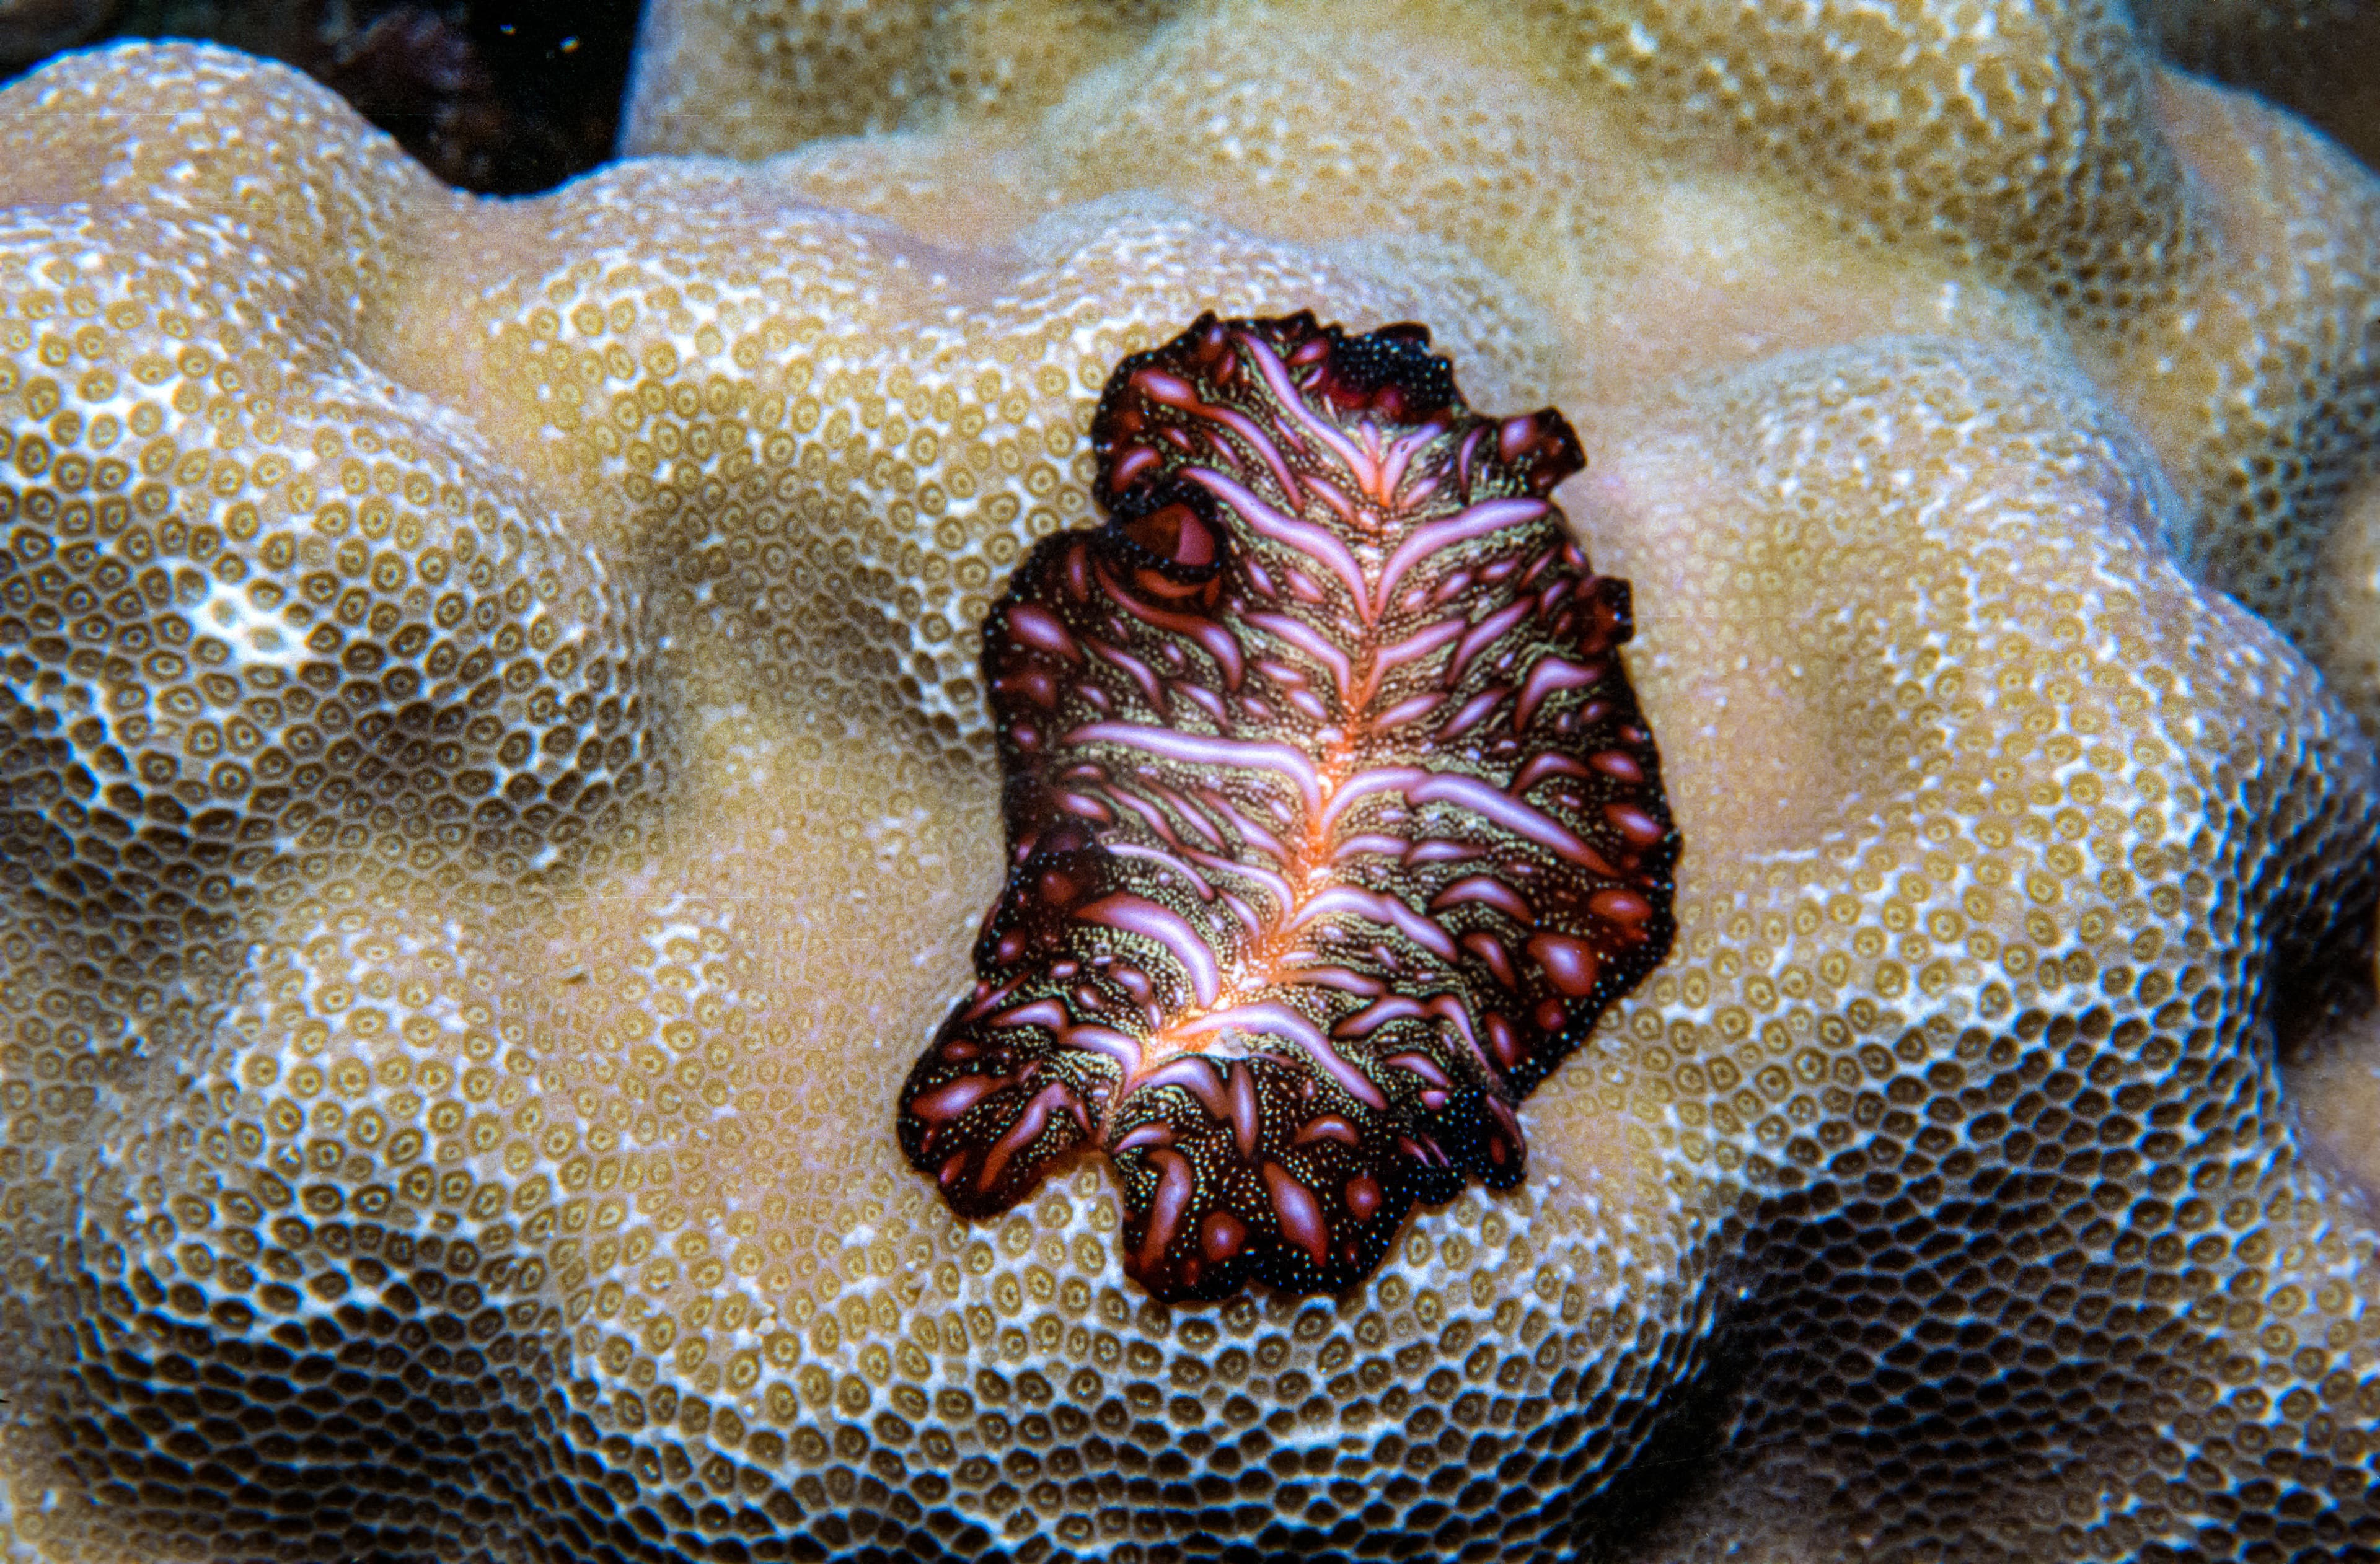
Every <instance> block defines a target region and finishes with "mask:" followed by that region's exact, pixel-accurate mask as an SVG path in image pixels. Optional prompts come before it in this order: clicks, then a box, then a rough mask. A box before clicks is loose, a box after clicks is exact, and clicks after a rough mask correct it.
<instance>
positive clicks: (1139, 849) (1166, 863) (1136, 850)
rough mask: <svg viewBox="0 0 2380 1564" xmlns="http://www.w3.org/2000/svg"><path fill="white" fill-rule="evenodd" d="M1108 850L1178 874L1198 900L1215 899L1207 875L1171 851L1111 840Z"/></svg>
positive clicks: (1213, 890) (1209, 900) (1122, 856)
mask: <svg viewBox="0 0 2380 1564" xmlns="http://www.w3.org/2000/svg"><path fill="white" fill-rule="evenodd" d="M1127 796H1129V795H1127ZM1135 802H1137V800H1135ZM1108 851H1109V852H1111V853H1113V854H1114V855H1116V856H1117V857H1119V858H1138V859H1140V860H1141V861H1143V862H1144V863H1150V864H1154V865H1156V866H1157V867H1159V868H1161V869H1165V870H1168V871H1169V872H1171V873H1173V874H1178V875H1180V876H1181V877H1182V879H1183V881H1184V883H1185V884H1187V885H1188V886H1189V887H1190V889H1191V890H1192V891H1196V892H1197V894H1198V900H1200V901H1202V902H1211V901H1213V900H1214V899H1215V888H1214V886H1212V885H1210V884H1208V880H1207V877H1206V876H1205V875H1203V874H1200V873H1199V872H1198V871H1197V870H1196V869H1194V868H1192V867H1190V866H1189V865H1187V864H1185V863H1184V862H1183V861H1182V860H1181V859H1179V858H1176V857H1175V856H1174V855H1172V854H1171V853H1165V852H1160V850H1158V849H1157V848H1154V847H1143V846H1140V845H1138V844H1137V843H1130V842H1111V843H1108Z"/></svg>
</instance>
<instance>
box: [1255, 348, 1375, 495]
mask: <svg viewBox="0 0 2380 1564" xmlns="http://www.w3.org/2000/svg"><path fill="white" fill-rule="evenodd" d="M1240 341H1241V343H1242V344H1243V345H1244V346H1245V347H1246V348H1247V350H1248V357H1249V358H1253V359H1255V360H1256V363H1257V373H1258V374H1260V375H1262V376H1263V377H1264V382H1265V384H1267V385H1269V386H1270V387H1272V394H1273V396H1274V398H1275V399H1276V400H1278V401H1279V402H1280V403H1281V411H1283V412H1285V413H1287V414H1288V415H1289V416H1290V417H1292V418H1295V419H1296V420H1297V421H1298V423H1299V424H1300V425H1301V426H1302V427H1303V428H1304V429H1305V432H1307V433H1309V434H1311V435H1313V436H1314V438H1315V439H1317V440H1319V441H1320V442H1322V443H1324V444H1325V445H1328V446H1330V449H1331V450H1333V451H1335V452H1337V453H1338V455H1339V459H1340V460H1341V461H1342V462H1344V463H1346V464H1347V470H1348V472H1349V473H1350V474H1353V475H1355V476H1356V478H1357V479H1358V480H1359V483H1360V479H1361V477H1362V474H1363V473H1364V471H1365V470H1366V468H1368V467H1371V466H1372V462H1371V459H1370V458H1369V457H1367V456H1366V455H1364V453H1363V452H1361V451H1358V450H1357V449H1355V447H1354V445H1353V444H1351V443H1349V442H1348V440H1347V437H1346V436H1345V435H1343V434H1342V433H1340V432H1339V431H1338V430H1335V429H1333V428H1331V427H1330V425H1329V424H1327V423H1325V422H1323V421H1322V420H1321V419H1320V418H1316V417H1315V416H1314V410H1313V409H1312V408H1310V407H1308V406H1306V405H1305V393H1304V392H1302V391H1300V390H1298V388H1297V387H1296V385H1295V384H1293V382H1291V381H1290V378H1289V366H1287V365H1286V364H1283V363H1282V362H1281V355H1279V354H1277V353H1275V352H1274V351H1273V350H1272V349H1271V347H1270V346H1268V345H1266V344H1265V343H1264V342H1263V341H1261V340H1259V339H1258V338H1256V337H1253V336H1243V337H1241V338H1240Z"/></svg>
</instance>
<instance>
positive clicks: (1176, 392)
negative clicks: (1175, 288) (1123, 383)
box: [1133, 370, 1297, 503]
mask: <svg viewBox="0 0 2380 1564" xmlns="http://www.w3.org/2000/svg"><path fill="white" fill-rule="evenodd" d="M1133 378H1134V379H1135V381H1136V382H1138V383H1139V385H1140V388H1141V390H1142V391H1143V392H1145V393H1147V396H1148V399H1149V400H1150V401H1152V402H1157V403H1161V404H1162V405H1164V406H1168V407H1179V408H1181V409H1183V410H1184V412H1189V413H1195V414H1196V415H1197V416H1198V417H1200V418H1211V419H1213V420H1214V421H1215V422H1217V423H1219V424H1221V425H1222V426H1223V427H1224V428H1225V429H1228V430H1231V431H1232V432H1233V434H1236V435H1238V436H1239V437H1240V438H1241V439H1243V440H1245V441H1246V442H1247V443H1249V444H1250V445H1252V446H1254V447H1256V452H1257V455H1258V456H1259V457H1261V458H1262V459H1263V461H1264V464H1265V466H1267V467H1270V468H1271V469H1272V476H1273V479H1274V480H1275V481H1276V482H1278V483H1279V484H1280V485H1281V492H1282V493H1283V494H1285V495H1287V496H1288V497H1289V499H1290V501H1291V503H1295V502H1296V499H1297V479H1296V478H1295V477H1293V475H1292V474H1291V472H1290V470H1289V464H1288V463H1287V462H1284V461H1282V460H1281V451H1280V449H1279V448H1278V447H1276V446H1275V445H1274V444H1273V443H1272V437H1271V436H1270V435H1269V434H1267V433H1266V432H1265V430H1264V426H1263V425H1261V424H1259V423H1257V421H1256V420H1255V419H1253V418H1249V417H1248V416H1247V415H1246V414H1245V413H1243V412H1241V411H1239V410H1238V409H1237V408H1235V407H1222V406H1216V405H1215V404H1213V403H1211V402H1202V401H1200V400H1199V399H1198V394H1197V393H1196V392H1195V391H1193V390H1192V389H1191V388H1190V385H1189V383H1188V382H1185V381H1180V380H1176V379H1175V378H1174V377H1173V376H1172V375H1169V374H1166V373H1164V372H1163V371H1162V370H1143V371H1141V373H1139V374H1138V375H1135V377H1133Z"/></svg>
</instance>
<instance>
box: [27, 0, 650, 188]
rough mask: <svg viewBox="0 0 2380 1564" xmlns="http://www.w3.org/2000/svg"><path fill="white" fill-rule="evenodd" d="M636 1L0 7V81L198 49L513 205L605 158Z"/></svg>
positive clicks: (89, 1)
mask: <svg viewBox="0 0 2380 1564" xmlns="http://www.w3.org/2000/svg"><path fill="white" fill-rule="evenodd" d="M637 3H638V0H565V3H557V0H546V3H544V4H528V5H523V4H518V3H515V4H511V5H496V4H489V3H486V0H453V3H451V4H447V5H419V4H400V3H398V0H0V76H15V75H18V74H20V73H21V72H23V71H24V70H26V69H28V68H30V67H31V66H32V65H33V64H35V63H37V62H38V61H40V60H42V59H43V58H45V57H46V56H48V55H52V54H55V53H56V52H57V51H59V50H61V49H67V48H76V47H81V46H85V45H88V44H91V43H99V42H106V41H107V40H109V39H113V38H204V39H209V40H212V42H218V43H225V44H229V45H230V46H231V47H233V48H235V49H244V50H246V51H248V52H249V54H252V55H268V56H270V57H272V58H273V59H276V60H281V61H284V62H285V63H286V64H289V65H293V66H296V67H297V68H298V69H300V70H302V71H304V72H306V73H307V74H308V75H309V76H311V77H313V78H314V79H316V80H318V81H321V82H322V84H323V85H325V86H327V87H329V88H331V89H332V90H333V91H335V92H337V93H339V95H340V96H342V97H344V98H346V100H347V102H349V103H353V104H354V105H355V107H356V109H357V111H358V113H360V114H362V115H364V117H366V118H367V119H370V121H371V122H372V123H373V124H375V125H377V126H379V127H381V128H382V129H383V130H386V131H388V132H389V133H390V134H391V135H393V136H395V138H396V139H398V140H399V141H400V142H402V143H404V146H405V150H406V151H407V152H410V153H412V154H413V155H414V156H415V157H416V158H418V159H419V160H420V161H421V163H422V164H424V165H425V166H426V167H428V168H429V170H430V171H431V173H433V174H435V175H437V176H439V177H440V178H441V179H443V180H445V181H446V182H447V183H448V184H450V185H458V186H461V187H462V188H465V189H468V190H478V191H480V192H482V193H484V194H488V195H522V194H526V193H528V191H531V190H542V189H546V188H550V187H552V186H554V185H558V184H560V183H561V182H562V181H563V180H565V179H567V178H569V177H570V176H573V175H575V174H583V173H585V172H586V171H587V170H589V169H590V168H592V167H594V166H595V165H596V164H600V163H602V162H603V161H605V160H606V159H607V158H609V157H610V156H611V155H612V144H613V139H614V137H615V136H616V135H617V133H618V128H619V122H620V100H621V96H622V94H623V92H624V91H625V90H626V87H627V80H628V55H629V50H630V47H631V45H633V44H634V42H635V41H636V30H637Z"/></svg>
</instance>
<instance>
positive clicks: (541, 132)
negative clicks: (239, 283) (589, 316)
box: [0, 0, 2380, 195]
mask: <svg viewBox="0 0 2380 1564" xmlns="http://www.w3.org/2000/svg"><path fill="white" fill-rule="evenodd" d="M637 5H638V0H542V3H538V0H530V3H528V4H524V3H522V0H513V3H512V4H509V5H499V4H494V3H492V0H450V3H448V4H445V5H423V4H399V3H397V0H0V80H5V79H6V78H7V77H9V76H13V75H16V74H18V73H21V72H22V71H24V70H26V69H28V68H30V67H31V66H32V65H34V64H35V63H37V62H39V61H40V60H42V59H43V58H45V57H47V56H48V55H53V54H55V53H56V52H58V51H59V50H61V49H68V48H75V47H79V46H81V45H85V44H89V43H95V42H104V41H106V40H108V39H111V38H154V37H176V38H207V39H212V40H213V41H215V42H219V43H227V44H230V45H231V46H233V47H234V48H238V49H245V50H247V51H249V53H250V54H256V55H270V56H271V57H273V58H274V59H277V60H283V61H286V62H287V63H288V64H290V65H293V66H296V67H298V68H299V69H301V70H303V71H305V72H307V73H308V74H309V75H311V76H312V77H314V78H315V79H318V80H320V81H322V82H323V83H324V84H325V85H327V86H329V87H331V88H332V89H333V90H334V91H337V92H339V93H340V94H341V95H343V96H344V97H346V100H347V101H348V102H349V103H353V104H354V105H355V106H356V108H357V109H358V111H360V112H361V113H362V114H363V115H364V116H365V117H366V118H368V119H370V120H371V122H372V123H373V124H375V125H378V126H380V127H382V128H383V129H385V130H388V131H390V132H391V133H393V134H394V135H395V137H396V139H398V140H399V141H402V142H403V143H404V144H405V148H406V150H407V152H411V153H412V154H413V155H414V156H415V157H417V158H419V159H420V160H421V162H422V163H423V164H426V165H427V166H428V167H429V168H430V170H431V172H432V173H434V174H436V175H437V176H439V177H440V178H442V179H443V180H445V181H446V182H447V183H448V184H450V185H459V186H461V187H462V188H465V189H469V190H478V191H481V192H483V193H486V194H491V195H522V194H526V193H528V192H529V191H532V190H542V189H546V188H551V187H553V186H554V185H558V184H560V183H561V182H562V181H563V180H565V179H567V178H569V177H570V176H573V175H575V174H583V173H585V172H586V171H587V170H588V169H589V168H592V167H594V166H595V165H596V164H600V163H601V162H603V161H604V160H605V159H606V158H608V157H610V156H611V154H612V147H613V139H614V137H615V136H616V134H617V129H618V125H619V115H620V100H621V96H622V94H623V92H624V91H625V90H626V87H627V80H628V55H629V53H630V50H631V48H632V46H633V45H634V43H635V41H636V30H637ZM2132 13H2133V17H2134V25H2135V27H2136V28H2137V29H2138V30H2139V31H2140V32H2141V33H2142V34H2143V37H2144V38H2145V39H2146V40H2147V41H2148V42H2151V43H2152V44H2154V45H2155V46H2157V47H2159V48H2160V49H2161V50H2162V52H2163V53H2164V54H2165V55H2166V57H2167V58H2168V59H2169V60H2171V61H2173V62H2174V63H2175V64H2177V65H2179V66H2180V67H2183V68H2184V69H2187V70H2192V71H2196V72H2199V73H2200V74H2202V75H2205V76H2211V77H2213V78H2214V79H2216V80H2218V81H2227V82H2229V83H2230V84H2232V85H2233V86H2237V87H2244V88H2247V89H2249V90H2251V91H2257V92H2261V93H2263V94H2264V95H2265V96H2266V97H2268V98H2270V99H2272V100H2273V101H2274V102H2275V103H2280V104H2281V105H2283V106H2284V107H2287V108H2291V109H2294V110H2296V111H2297V112H2298V113H2300V114H2301V115H2305V116H2306V117H2307V118H2308V119H2310V120H2312V121H2313V123H2314V125H2315V126H2316V127H2318V128H2320V129H2322V130H2324V131H2326V132H2327V133H2329V134H2330V135H2332V136H2334V137H2336V138H2337V139H2339V140H2340V141H2341V142H2343V143H2345V145H2346V146H2347V147H2348V149H2349V150H2350V151H2351V152H2354V153H2355V154H2356V155H2357V156H2359V157H2361V158H2362V159H2363V160H2364V162H2365V163H2367V164H2375V165H2380V0H2134V5H2133V7H2132Z"/></svg>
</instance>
